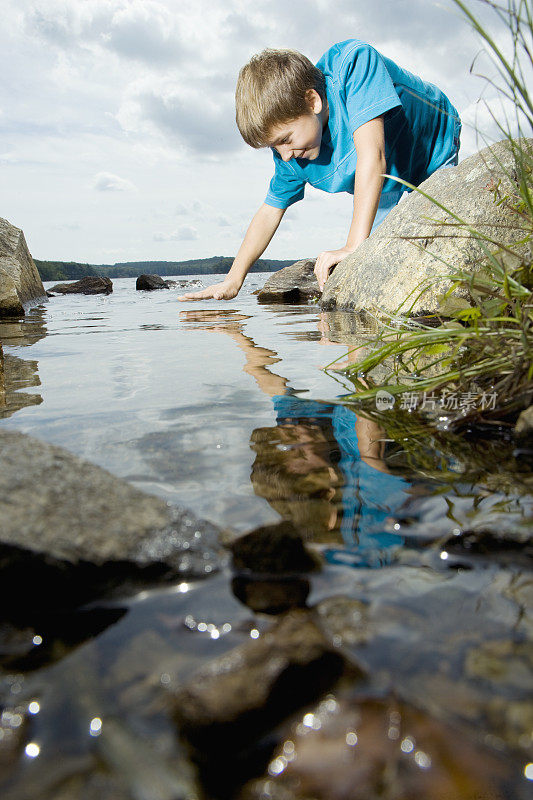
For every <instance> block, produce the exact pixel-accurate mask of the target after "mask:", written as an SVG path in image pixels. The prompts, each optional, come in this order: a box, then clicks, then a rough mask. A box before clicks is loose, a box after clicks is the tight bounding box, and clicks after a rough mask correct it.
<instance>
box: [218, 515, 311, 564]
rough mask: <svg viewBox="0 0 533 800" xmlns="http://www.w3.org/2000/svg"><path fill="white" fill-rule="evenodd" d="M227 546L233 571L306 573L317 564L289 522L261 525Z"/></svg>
mask: <svg viewBox="0 0 533 800" xmlns="http://www.w3.org/2000/svg"><path fill="white" fill-rule="evenodd" d="M230 549H231V552H232V554H233V566H234V567H235V569H237V570H242V569H245V570H251V571H252V572H260V573H273V574H274V575H278V574H281V573H287V572H289V573H294V572H310V571H311V570H314V569H316V568H317V566H318V562H317V561H316V560H315V558H314V557H313V556H312V555H311V553H310V552H309V551H308V550H307V549H306V547H305V544H304V542H303V540H302V537H301V535H300V533H299V532H298V530H297V529H296V528H295V527H294V525H293V524H292V522H289V521H285V520H284V521H282V522H279V523H276V524H274V525H263V526H261V527H260V528H256V529H255V530H254V531H251V533H247V534H245V535H244V536H239V538H238V539H236V540H235V541H234V542H233V543H232V544H231V548H230Z"/></svg>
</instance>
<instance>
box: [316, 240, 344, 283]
mask: <svg viewBox="0 0 533 800" xmlns="http://www.w3.org/2000/svg"><path fill="white" fill-rule="evenodd" d="M350 253H353V250H349V249H348V248H347V247H341V249H340V250H324V252H323V253H320V254H319V256H318V258H317V260H316V264H315V269H314V273H315V275H316V279H317V281H318V286H319V288H320V291H321V292H322V291H323V290H324V286H325V285H326V281H327V279H328V275H329V273H330V271H331V268H332V267H334V266H335V264H338V263H339V261H342V259H343V258H346V256H349V255H350Z"/></svg>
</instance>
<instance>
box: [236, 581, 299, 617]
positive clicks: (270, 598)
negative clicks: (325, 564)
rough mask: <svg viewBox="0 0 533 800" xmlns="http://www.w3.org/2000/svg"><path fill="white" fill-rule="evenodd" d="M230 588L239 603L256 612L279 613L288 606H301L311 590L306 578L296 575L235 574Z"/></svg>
mask: <svg viewBox="0 0 533 800" xmlns="http://www.w3.org/2000/svg"><path fill="white" fill-rule="evenodd" d="M231 588H232V591H233V594H234V595H235V597H237V598H238V599H239V600H240V601H241V603H244V605H246V606H248V608H251V609H252V611H255V612H256V613H258V614H280V613H281V612H282V611H287V610H288V609H289V608H298V607H303V606H305V604H306V601H307V597H308V596H309V592H310V590H311V585H310V583H309V581H308V580H307V579H306V578H299V577H297V576H292V575H291V576H281V577H275V576H271V577H268V578H263V577H261V576H258V575H254V576H252V577H250V576H248V575H236V576H235V577H234V578H233V580H232V582H231Z"/></svg>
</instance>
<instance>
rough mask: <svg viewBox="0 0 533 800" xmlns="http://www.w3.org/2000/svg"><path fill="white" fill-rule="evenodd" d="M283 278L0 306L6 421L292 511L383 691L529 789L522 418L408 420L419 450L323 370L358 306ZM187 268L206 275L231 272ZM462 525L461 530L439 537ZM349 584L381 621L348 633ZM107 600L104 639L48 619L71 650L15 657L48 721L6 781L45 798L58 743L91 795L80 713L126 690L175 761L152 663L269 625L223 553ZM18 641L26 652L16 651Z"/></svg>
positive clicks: (136, 726) (192, 655)
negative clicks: (501, 424) (7, 310)
mask: <svg viewBox="0 0 533 800" xmlns="http://www.w3.org/2000/svg"><path fill="white" fill-rule="evenodd" d="M220 277H222V276H220ZM266 277H268V276H267V275H265V274H252V275H250V276H249V277H248V279H247V281H246V284H245V287H244V288H243V290H242V291H241V293H240V294H239V296H238V297H237V298H235V299H234V300H233V301H230V302H216V301H200V302H197V303H179V302H178V301H177V299H176V297H177V295H178V294H180V293H181V291H182V290H177V289H172V290H170V291H157V292H136V291H135V281H134V280H133V279H118V280H115V281H114V291H113V293H112V294H111V295H109V296H92V297H85V296H77V295H74V296H64V297H56V298H51V299H50V300H49V303H48V304H47V305H46V307H44V308H43V309H40V310H36V311H34V312H32V313H31V314H29V315H28V316H27V317H26V318H25V319H24V320H22V321H17V322H10V323H2V324H0V341H2V343H3V346H4V353H5V356H6V375H7V381H8V387H7V388H8V392H7V405H6V408H5V410H4V412H3V417H4V418H3V419H2V421H1V423H0V424H1V425H2V427H3V428H4V429H11V430H18V431H22V432H24V433H28V434H31V435H33V436H35V437H37V438H39V439H42V440H45V441H47V442H51V443H53V444H56V445H61V446H62V447H64V448H66V449H68V450H70V451H71V452H73V453H75V454H76V455H78V456H81V457H82V458H84V459H87V460H89V461H91V462H93V463H95V464H98V465H100V466H102V467H104V468H105V469H107V470H109V471H110V472H112V473H113V474H115V475H117V476H120V477H122V478H124V479H126V480H127V481H129V482H131V483H132V484H134V485H135V486H137V487H139V488H140V489H143V490H144V491H147V492H150V493H153V494H157V495H159V496H161V497H163V498H165V499H166V500H168V501H170V502H172V503H177V504H180V505H184V506H186V507H187V508H188V509H190V510H191V511H192V512H193V513H194V514H195V515H196V516H198V517H201V518H205V519H207V520H209V521H211V522H213V523H215V524H216V525H218V526H219V527H221V528H223V529H228V530H229V531H232V532H234V533H244V532H246V531H250V530H252V529H254V528H255V527H257V526H259V525H264V524H271V523H276V522H278V521H280V520H281V519H290V520H292V521H293V522H294V523H295V524H296V526H297V527H298V528H299V529H300V530H301V531H302V533H303V535H304V538H305V539H306V541H307V543H308V545H309V546H310V547H311V548H312V549H314V550H315V551H316V552H317V553H319V554H320V557H321V558H322V560H323V563H324V568H323V569H322V571H321V572H320V573H318V574H317V575H316V576H315V577H314V578H313V579H312V581H311V587H310V595H309V598H308V601H307V604H308V606H310V607H312V608H315V609H317V608H318V609H320V614H321V615H322V618H323V619H325V620H326V624H327V625H329V626H330V629H331V631H334V637H335V636H336V637H337V639H336V641H337V642H338V643H339V645H340V646H342V647H344V649H345V652H346V653H347V654H348V655H349V656H350V654H353V656H354V657H355V659H356V661H357V663H358V664H360V665H361V666H362V668H364V669H365V670H366V671H367V672H368V674H369V676H372V677H371V678H369V682H370V684H369V685H370V686H371V688H372V691H374V692H378V693H379V692H381V693H382V695H384V694H386V693H387V692H389V691H395V692H397V693H398V696H399V697H400V698H401V700H402V702H406V703H409V704H412V705H413V707H418V708H421V709H423V710H424V713H428V714H430V715H431V717H432V718H435V719H437V720H439V724H440V723H441V722H442V723H443V724H444V723H446V724H448V723H451V724H454V725H457V726H459V728H458V730H460V731H461V736H465V737H466V738H465V741H467V742H469V743H474V744H475V746H480V747H481V748H482V754H483V758H484V759H486V761H483V764H489V763H491V759H493V757H494V758H496V759H500V758H501V757H503V756H504V757H505V760H506V766H505V768H504V767H502V766H501V765H500V762H499V761H498V769H497V770H496V773H497V775H495V777H494V786H495V787H497V788H496V789H495V790H494V791H495V793H494V794H491V795H490V797H491V798H492V797H494V798H504V797H511V796H513V797H522V796H524V797H525V796H526V795H525V792H526V789H527V787H528V785H529V779H528V775H527V769H528V768H527V765H528V763H529V761H530V760H533V755H532V754H531V750H530V748H531V743H532V742H531V734H530V726H529V722H530V718H529V717H528V716H527V713H530V714H533V709H532V707H531V706H528V700H527V697H528V691H529V690H530V688H531V685H530V680H529V678H528V670H529V669H530V666H531V651H529V654H528V649H527V646H529V645H530V637H531V617H530V614H531V597H530V595H531V589H532V587H533V581H532V579H531V573H530V565H529V563H528V561H527V558H526V557H525V554H524V552H523V549H522V548H518V547H516V546H515V540H514V538H513V535H514V534H513V531H518V532H522V531H523V530H525V525H526V524H527V522H528V520H529V517H530V513H531V504H530V499H528V494H529V491H530V488H531V481H530V478H531V471H530V467H529V466H528V465H527V464H524V463H523V461H521V460H520V454H517V453H516V450H515V448H514V446H513V444H512V442H510V440H509V438H508V437H506V436H505V435H504V434H505V431H503V432H502V431H500V434H501V435H500V436H498V435H496V436H495V435H494V434H492V435H491V436H490V437H488V438H484V437H483V435H481V434H480V433H479V431H477V432H476V431H474V432H472V433H471V435H470V437H469V438H468V437H467V439H466V440H465V439H464V438H463V439H458V438H457V437H455V438H454V437H453V436H452V435H451V434H450V435H448V434H447V433H446V420H443V421H441V425H440V431H439V430H433V431H432V432H431V433H429V432H426V433H424V432H422V433H420V431H418V433H416V434H415V433H413V434H411V433H410V432H409V431H408V430H407V429H406V431H405V435H404V437H403V438H406V437H407V439H409V441H411V442H412V443H413V442H414V446H413V447H408V446H407V443H406V442H403V444H402V435H401V417H398V419H399V420H400V422H399V423H398V425H399V430H400V434H398V426H396V434H393V433H391V431H390V430H389V428H388V427H387V426H386V425H385V427H386V428H387V431H385V430H384V429H383V428H382V427H380V418H379V415H378V416H372V415H370V416H367V417H365V416H363V415H359V416H358V415H357V414H356V413H355V411H354V409H353V407H351V406H350V405H349V404H347V403H343V402H342V399H343V397H344V396H345V395H346V394H347V393H349V391H350V389H351V384H350V383H349V381H348V380H347V379H346V378H345V377H343V376H342V374H340V373H334V372H331V371H329V372H326V371H324V367H325V366H326V365H328V364H329V363H330V362H332V361H334V360H335V359H340V358H341V357H343V356H345V355H346V353H347V350H348V349H349V347H350V346H351V347H353V346H354V345H356V344H357V345H360V344H361V341H362V340H364V338H365V331H364V330H356V329H355V328H354V321H353V317H352V315H350V314H348V313H341V312H338V313H336V314H333V313H323V312H320V309H319V308H318V307H317V306H313V305H308V306H284V305H278V306H273V305H260V304H258V302H257V298H256V297H255V295H254V291H255V290H256V289H258V288H260V287H261V286H262V285H263V284H264V282H265V279H266ZM176 280H178V281H181V280H183V279H182V278H177V279H176ZM187 280H190V281H192V280H195V281H199V282H200V283H201V284H202V285H208V283H211V282H213V281H216V280H217V276H202V277H198V276H190V277H189V278H188V279H187ZM50 286H51V284H47V285H46V288H50ZM392 413H396V412H391V414H392ZM495 433H496V434H498V431H496V432H495ZM470 529H474V530H475V529H477V530H478V531H486V534H484V542H485V544H484V546H481V547H480V546H478V544H479V542H478V541H477V540H476V539H475V537H474V540H470V539H469V538H468V536H465V535H464V534H465V532H467V531H468V530H470ZM494 530H500V531H501V532H502V535H501V537H500V539H498V537H497V536H496V535H495V534H494V533H493V532H494ZM451 536H452V537H453V536H456V537H457V546H456V547H455V548H454V547H453V546H452V547H450V546H449V545H448V544H443V543H445V542H448V541H449V537H451ZM182 588H183V587H182ZM339 597H342V598H344V599H345V600H346V599H348V600H350V601H353V602H354V603H360V604H364V606H365V608H367V609H368V618H366V617H365V620H366V621H365V623H364V625H365V635H364V637H362V638H361V636H360V635H359V634H357V635H354V632H353V630H351V629H350V630H351V633H350V630H348V629H349V628H350V625H349V624H348V622H347V620H346V618H343V617H342V613H340V612H339V610H338V609H336V607H335V602H334V601H335V599H336V598H339ZM102 608H103V606H102ZM106 609H107V610H106V611H105V613H104V612H103V611H101V612H100V613H101V614H103V615H104V618H105V614H108V615H109V620H108V621H106V620H105V619H103V621H102V620H100V622H99V623H98V625H99V629H100V628H101V632H100V633H99V634H98V635H96V636H94V632H93V633H91V634H90V635H89V634H87V633H84V631H83V624H82V623H80V622H79V620H77V621H75V622H72V620H71V621H69V623H68V625H67V627H66V628H65V626H64V625H63V628H61V629H58V630H54V631H53V633H51V634H50V636H51V638H53V640H54V647H55V650H54V651H53V652H52V650H53V648H52V649H49V650H48V651H47V655H46V656H43V657H42V659H41V660H40V661H38V663H37V664H32V666H31V669H29V670H26V669H21V670H20V672H17V671H16V670H13V669H11V670H10V669H8V667H7V666H5V667H4V672H3V676H2V687H3V692H4V694H3V695H2V697H3V701H2V702H3V703H4V707H5V708H8V701H9V700H11V701H13V702H14V699H13V697H12V694H13V691H12V690H13V685H17V686H18V685H19V684H20V686H23V685H24V687H25V688H24V690H23V691H22V692H21V690H20V689H19V690H18V691H19V692H21V696H24V698H26V699H27V698H28V697H29V696H30V695H31V694H32V693H34V694H35V693H37V694H38V695H39V697H40V698H41V697H42V698H43V700H42V702H41V706H42V708H41V711H40V713H39V714H38V715H37V717H36V719H35V720H33V721H32V727H31V733H32V735H33V736H34V738H35V737H37V738H38V739H39V742H40V743H41V744H40V748H41V751H40V755H39V758H36V759H34V761H32V763H29V761H31V759H29V760H28V758H27V757H26V758H25V757H24V754H22V755H21V756H20V760H19V761H18V762H17V761H16V760H15V761H14V762H13V765H12V768H11V767H10V768H9V769H8V770H7V773H6V775H7V777H6V784H5V785H6V786H7V789H8V790H9V792H10V794H9V795H8V796H9V797H14V798H23V797H27V796H37V795H36V794H32V793H33V792H34V788H33V789H32V787H35V786H37V784H39V786H40V788H39V791H40V792H42V796H43V797H50V798H52V797H56V796H59V795H56V794H55V792H56V791H57V786H58V783H57V781H58V780H59V778H58V777H57V774H56V773H55V772H54V771H53V770H52V768H51V765H52V764H53V763H54V762H57V759H58V758H59V759H60V760H63V761H64V763H65V765H67V766H66V767H65V775H66V777H65V778H64V780H65V781H66V782H67V783H66V784H65V785H67V789H65V794H64V795H63V794H62V795H61V797H65V798H67V797H70V796H73V797H74V796H81V794H79V795H76V791H77V790H76V789H75V788H71V789H68V786H73V787H75V786H76V785H77V784H76V783H75V777H73V776H76V775H77V773H76V769H77V768H76V763H77V761H76V759H79V758H85V757H86V756H87V753H91V754H93V755H94V753H93V750H92V749H91V747H92V745H93V744H94V743H93V740H92V739H88V737H87V731H86V725H85V726H83V725H81V724H80V723H79V720H80V718H83V719H85V717H87V718H89V717H90V718H91V719H92V718H99V715H101V716H102V717H103V716H105V714H104V712H108V713H109V708H112V714H113V715H114V717H115V718H117V719H118V720H119V721H120V724H124V725H127V726H129V728H130V729H132V730H134V732H135V735H136V736H137V737H141V738H142V737H144V741H148V742H151V743H152V744H153V743H154V742H155V743H156V749H157V748H159V752H160V754H161V753H162V754H163V756H164V757H165V758H178V756H179V753H178V750H179V747H178V745H177V744H176V742H175V741H174V737H173V733H172V730H173V728H172V725H171V724H170V722H169V720H168V719H167V717H166V716H165V714H164V713H163V712H162V711H161V709H157V710H156V711H154V710H153V709H151V710H147V709H150V702H151V700H152V694H151V692H152V689H151V688H150V690H149V691H148V690H146V691H145V690H143V689H142V687H143V686H144V687H145V688H146V680H147V676H148V675H153V674H158V672H159V673H161V671H162V669H163V668H162V667H161V664H162V663H163V662H164V661H165V659H172V658H175V657H176V654H181V656H180V657H181V658H182V659H183V662H184V663H185V667H184V669H185V672H186V674H192V673H194V670H195V669H197V668H198V666H199V665H201V664H203V663H205V661H206V660H208V659H210V658H212V657H215V656H217V655H220V654H221V653H222V652H225V651H226V650H228V649H231V647H234V646H235V645H237V644H239V643H241V642H242V641H244V640H245V639H246V638H247V637H249V635H250V631H262V630H263V628H265V626H267V622H265V619H264V616H265V615H255V614H254V613H253V612H252V611H251V610H250V609H248V608H246V606H244V605H242V604H241V603H240V602H239V601H238V600H237V599H236V597H235V596H234V594H233V593H232V591H231V581H230V576H228V574H227V573H226V572H225V571H222V572H221V573H219V574H218V575H216V576H214V577H212V578H208V579H207V580H205V581H198V582H194V581H193V582H191V583H190V584H189V585H187V586H186V587H185V589H183V591H182V589H180V588H179V587H178V588H176V587H170V588H168V587H161V588H160V589H154V590H153V591H151V592H145V593H143V594H142V595H139V596H138V597H136V598H134V599H133V600H128V601H124V602H123V603H121V604H120V605H119V606H116V605H115V606H113V604H108V605H107V606H106ZM365 614H366V611H365ZM339 615H340V616H339ZM186 619H188V620H189V621H190V619H193V620H194V624H192V625H190V624H187V625H185V626H184V625H183V620H186ZM180 621H181V623H180ZM198 621H203V622H204V623H205V624H208V623H209V624H211V625H213V626H216V630H217V632H222V631H223V626H224V625H226V626H229V627H227V629H228V634H227V635H225V636H222V635H220V636H217V637H209V636H208V637H205V636H202V635H200V634H201V631H202V628H200V632H199V630H198ZM336 626H337V627H336ZM97 627H98V626H97ZM52 628H53V626H52ZM192 629H194V635H192V634H191V630H192ZM213 629H214V628H213ZM74 630H76V631H77V634H76V635H74V633H73V631H74ZM204 630H205V629H204ZM4 656H5V663H6V664H8V665H9V663H10V660H9V659H10V658H11V656H12V654H10V653H9V652H7V651H6V649H5V648H4ZM87 664H92V668H93V670H94V672H93V673H92V678H91V681H90V682H89V683H90V691H89V689H87V685H85V688H84V689H83V692H85V694H86V695H87V697H89V700H86V701H84V702H85V703H86V706H87V707H84V710H82V711H80V701H79V695H80V684H79V681H78V678H76V677H74V676H75V675H76V674H77V672H78V671H80V673H82V674H86V673H87ZM95 673H96V677H95ZM164 674H166V673H164ZM17 681H18V683H17ZM91 692H92V694H91ZM6 698H7V699H6ZM15 699H16V698H15ZM0 700H2V698H0ZM136 704H138V706H137V705H136ZM82 705H83V703H82ZM134 706H136V707H135V708H134ZM527 709H529V711H527V713H526V710H527ZM13 713H15V712H13ZM6 725H7V723H6ZM7 727H9V726H7ZM0 731H1V728H0ZM93 738H94V737H93ZM66 739H68V741H69V743H70V744H69V747H68V748H67V750H68V753H67V754H65V752H64V751H65V747H64V742H65V740H66ZM158 742H159V744H157V743H158ZM528 753H529V755H528ZM502 754H503V756H502ZM45 756H46V757H45ZM99 757H101V754H100V756H99ZM477 757H478V756H476V758H477ZM479 758H481V756H479ZM528 759H529V760H528ZM37 762H38V763H37ZM128 763H129V762H128ZM493 763H495V762H493ZM122 766H123V767H124V764H122ZM478 766H479V765H478ZM478 766H476V767H475V769H474V771H476V770H477V771H478V772H483V771H484V770H485V771H486V767H485V766H484V767H483V770H479V769H478ZM115 767H116V764H115ZM124 768H125V767H124ZM424 768H425V767H424ZM83 769H85V772H87V770H89V772H90V769H89V767H87V765H85V767H84V768H83ZM83 769H82V768H81V767H80V770H81V771H82V772H83ZM91 769H92V767H91ZM4 772H5V770H4ZM84 774H85V773H84ZM529 775H530V776H531V777H533V767H531V768H530V771H529ZM61 780H63V778H62V779H61ZM438 780H439V779H438V776H437V777H436V778H435V786H436V785H437V783H438ZM69 781H71V783H69ZM72 781H74V783H72ZM61 785H63V784H61ZM69 791H71V794H69V793H68V792H69ZM87 791H88V790H87ZM210 791H212V792H213V796H218V795H217V792H216V791H215V790H213V789H212V788H211V789H210ZM224 791H226V795H224ZM224 791H222V790H220V796H231V792H230V790H229V789H228V790H224ZM507 791H511V792H512V794H506V793H505V792H507ZM28 792H29V794H28ZM25 793H26V794H25ZM39 796H41V795H39ZM84 796H85V795H84ZM87 796H90V797H92V796H93V795H91V794H90V793H89V794H88V795H87ZM135 796H141V797H146V798H148V797H150V795H149V794H138V795H135ZM174 796H178V795H172V794H169V795H168V797H169V798H170V797H174ZM265 796H266V795H265ZM281 796H282V795H280V797H281ZM402 796H403V795H402ZM427 796H428V797H430V796H431V797H433V796H434V797H435V798H437V797H441V795H439V794H438V793H435V794H434V795H433V794H431V795H430V794H428V795H427ZM442 796H444V795H442ZM448 796H450V797H452V796H453V797H456V796H457V797H459V796H461V797H472V798H473V797H474V794H464V795H455V794H450V795H448ZM475 796H477V797H481V796H482V795H480V794H478V795H475ZM154 797H155V795H154ZM165 797H167V795H165ZM483 797H485V795H483ZM486 798H487V800H488V798H489V794H487V795H486Z"/></svg>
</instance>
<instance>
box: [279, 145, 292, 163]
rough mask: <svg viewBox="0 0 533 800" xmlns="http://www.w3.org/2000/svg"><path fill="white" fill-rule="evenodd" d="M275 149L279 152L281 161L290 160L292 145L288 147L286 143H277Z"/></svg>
mask: <svg viewBox="0 0 533 800" xmlns="http://www.w3.org/2000/svg"><path fill="white" fill-rule="evenodd" d="M277 151H278V153H279V154H280V156H281V159H282V161H290V160H291V158H292V157H293V149H292V147H289V146H288V145H286V144H285V145H283V144H281V145H278V147H277Z"/></svg>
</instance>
